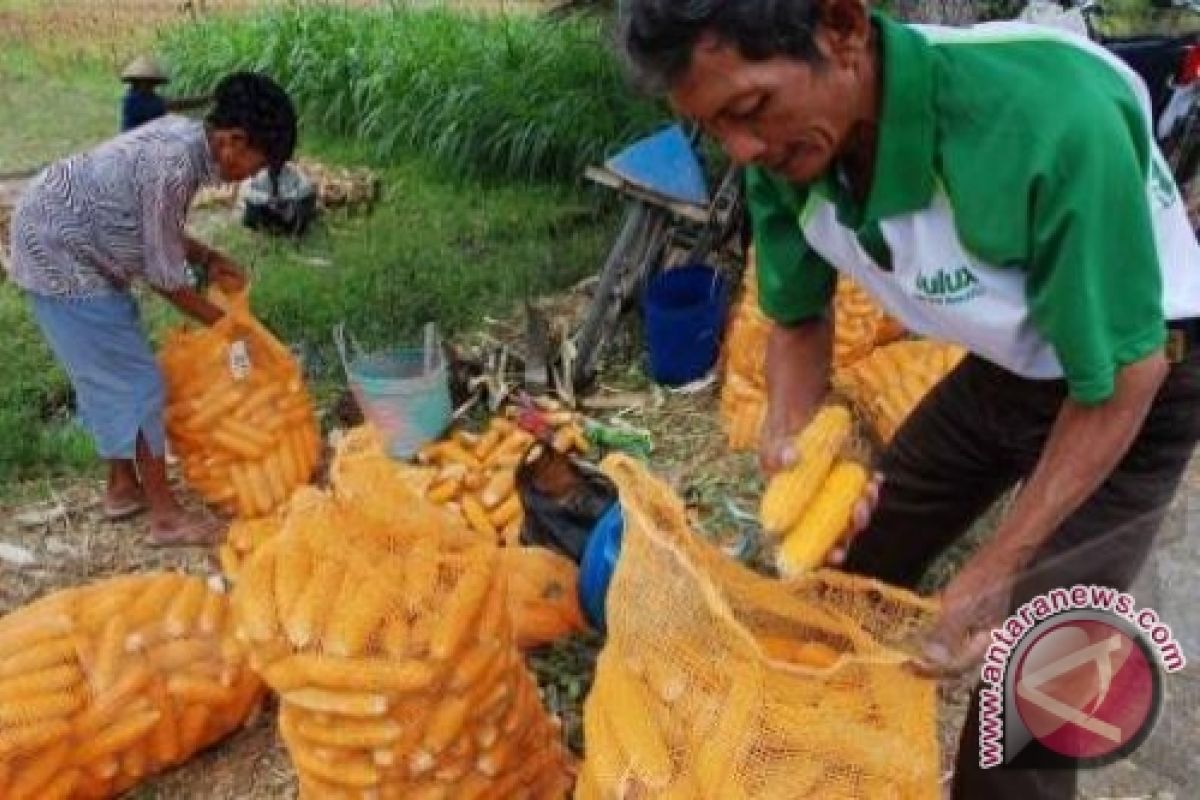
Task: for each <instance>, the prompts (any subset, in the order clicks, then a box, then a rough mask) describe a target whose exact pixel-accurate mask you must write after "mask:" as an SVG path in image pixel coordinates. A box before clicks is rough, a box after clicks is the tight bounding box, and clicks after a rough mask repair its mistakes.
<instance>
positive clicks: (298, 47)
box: [164, 6, 667, 180]
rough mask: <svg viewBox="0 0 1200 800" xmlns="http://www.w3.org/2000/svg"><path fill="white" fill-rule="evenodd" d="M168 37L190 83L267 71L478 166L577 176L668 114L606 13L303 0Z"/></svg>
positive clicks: (306, 100) (361, 129) (514, 173)
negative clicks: (632, 77)
mask: <svg viewBox="0 0 1200 800" xmlns="http://www.w3.org/2000/svg"><path fill="white" fill-rule="evenodd" d="M164 49H165V50H166V52H167V53H168V54H169V55H170V57H171V59H172V61H173V62H174V64H175V69H176V74H177V75H178V80H179V83H180V84H181V85H182V87H183V88H184V89H185V90H189V91H191V90H202V89H205V88H208V87H211V86H212V84H213V83H214V82H215V81H216V80H217V79H218V78H219V77H220V76H221V75H222V74H224V73H225V72H227V71H229V70H231V69H235V68H248V69H257V70H263V71H266V72H269V73H271V74H273V75H275V76H276V77H277V78H279V79H280V80H281V81H282V82H283V83H284V84H285V85H286V86H287V88H288V90H289V91H290V92H291V93H292V95H293V97H295V98H296V100H297V102H298V104H299V106H300V108H301V110H302V112H303V114H304V116H305V118H306V120H307V121H308V122H309V123H310V124H316V125H318V126H319V127H320V128H321V129H323V130H324V131H326V132H329V133H333V134H338V135H343V136H350V137H354V138H357V139H360V140H363V141H365V142H367V143H369V145H370V146H371V148H372V150H373V151H374V153H375V155H376V156H378V157H379V158H381V159H385V160H386V159H388V158H390V157H393V156H395V155H396V154H397V153H398V152H399V151H400V150H401V149H411V150H418V151H423V152H427V153H431V154H433V155H434V156H436V157H437V158H439V159H440V160H441V161H442V162H443V164H446V165H450V166H452V167H453V168H454V169H455V170H457V171H459V172H460V173H461V174H464V175H468V176H472V177H497V178H518V179H532V180H536V179H567V180H570V179H574V178H575V177H577V176H578V175H579V173H580V172H581V171H582V169H583V167H584V166H585V165H587V164H589V163H593V162H595V161H597V160H600V159H602V158H603V157H604V156H605V155H606V154H608V153H609V152H611V151H612V150H613V149H614V148H617V147H619V146H622V145H624V144H626V143H628V142H629V141H630V140H633V139H636V138H638V137H639V136H642V135H645V134H646V133H648V132H649V131H651V130H652V129H653V128H654V127H655V126H657V125H659V124H661V123H662V122H663V121H664V120H665V119H666V118H667V115H666V113H665V110H664V109H663V107H662V106H661V105H659V104H657V103H654V102H651V101H649V100H646V99H644V98H641V97H639V96H638V95H637V94H636V93H635V92H634V91H633V90H632V89H630V88H629V87H628V86H627V85H626V81H625V78H624V76H623V74H622V71H621V68H620V65H619V63H618V62H617V60H616V58H615V57H614V56H613V55H612V52H611V49H610V48H609V47H608V43H607V41H606V28H605V27H604V24H603V23H602V22H601V21H599V20H595V19H585V18H580V19H570V20H552V19H547V18H545V17H533V16H526V15H517V16H503V15H500V16H496V15H489V16H483V15H465V14H461V13H454V12H450V11H446V10H426V11H418V10H412V9H406V8H402V7H393V8H383V9H371V10H363V9H352V8H338V7H328V6H325V7H312V6H308V7H300V6H296V7H288V8H283V9H273V10H268V11H265V12H263V13H261V14H259V15H257V16H253V17H248V18H247V17H241V18H213V19H208V20H205V21H202V22H199V23H196V24H193V25H187V26H183V27H179V28H176V29H173V30H172V31H170V32H168V33H167V34H166V36H165V40H164Z"/></svg>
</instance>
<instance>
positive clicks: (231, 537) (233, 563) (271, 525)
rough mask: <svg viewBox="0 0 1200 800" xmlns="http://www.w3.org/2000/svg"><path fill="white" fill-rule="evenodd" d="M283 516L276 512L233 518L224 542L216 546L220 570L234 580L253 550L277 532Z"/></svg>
mask: <svg viewBox="0 0 1200 800" xmlns="http://www.w3.org/2000/svg"><path fill="white" fill-rule="evenodd" d="M282 525H283V517H282V516H280V515H279V514H278V513H276V514H272V515H271V516H269V517H258V518H257V519H238V520H234V522H233V524H231V525H230V526H229V531H228V533H226V535H225V542H224V543H223V544H222V545H221V546H220V547H218V548H217V560H218V562H219V564H220V567H221V572H222V573H223V574H224V575H225V577H226V578H228V579H229V580H231V581H232V580H236V579H237V576H238V573H239V572H241V571H242V564H244V563H245V562H246V559H248V558H249V557H250V556H251V555H253V553H254V551H255V550H257V549H258V548H259V547H261V546H262V545H263V544H264V543H265V542H267V541H270V539H271V538H272V537H273V536H275V534H277V533H279V529H280V527H282Z"/></svg>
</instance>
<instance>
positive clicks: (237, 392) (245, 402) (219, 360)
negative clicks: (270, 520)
mask: <svg viewBox="0 0 1200 800" xmlns="http://www.w3.org/2000/svg"><path fill="white" fill-rule="evenodd" d="M213 298H214V300H215V301H216V302H217V303H218V304H219V305H222V306H223V307H224V308H225V309H226V310H227V313H226V314H225V316H224V317H222V318H221V319H220V320H219V321H218V322H217V323H216V324H215V325H213V326H212V327H210V328H201V329H193V328H190V327H181V328H177V329H175V330H174V331H172V332H171V333H170V334H169V335H168V337H167V340H166V342H165V343H164V344H163V347H162V351H161V353H160V355H159V362H160V364H161V366H162V371H163V376H164V378H165V380H166V385H167V410H166V414H165V421H166V427H167V436H168V438H169V440H170V442H171V447H172V449H173V451H174V452H175V453H176V454H177V455H178V456H179V459H180V461H181V463H182V468H183V476H184V479H185V480H186V481H187V483H188V485H189V486H191V487H192V488H194V489H195V490H196V491H198V492H199V493H200V494H201V495H202V496H203V497H204V498H205V499H206V500H208V501H209V502H211V503H214V504H217V505H219V506H221V507H223V508H225V509H226V510H228V511H230V512H233V513H235V514H237V515H238V516H240V517H244V518H249V517H261V516H265V515H267V514H270V513H271V512H272V511H274V510H275V509H276V508H278V507H279V506H281V505H282V504H283V503H284V502H285V501H286V500H287V499H288V497H290V496H291V494H292V492H293V491H294V490H295V489H296V488H297V487H298V486H302V485H304V484H306V483H308V480H309V477H310V475H311V474H312V470H313V466H314V465H315V464H316V461H317V455H318V453H319V450H320V436H319V434H318V432H317V423H316V418H315V416H314V414H313V406H312V402H311V401H310V399H309V396H308V392H307V391H306V390H305V387H304V381H303V377H302V375H301V373H300V367H299V365H298V364H297V363H296V360H295V358H293V357H292V354H291V353H290V352H289V351H288V349H287V348H286V347H284V346H283V345H282V344H281V343H280V342H279V340H278V339H276V338H275V337H274V336H273V335H272V334H271V332H270V331H268V330H267V329H266V328H264V327H263V326H262V325H261V324H260V323H259V322H258V320H256V319H255V318H254V317H253V316H252V315H251V313H250V308H249V301H248V299H247V296H246V294H245V293H242V294H239V295H236V296H234V297H232V298H225V297H224V296H223V295H221V294H220V293H219V292H215V291H214V293H213Z"/></svg>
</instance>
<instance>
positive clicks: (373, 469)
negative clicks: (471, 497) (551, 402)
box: [231, 425, 585, 648]
mask: <svg viewBox="0 0 1200 800" xmlns="http://www.w3.org/2000/svg"><path fill="white" fill-rule="evenodd" d="M491 430H497V431H499V430H503V431H504V433H505V434H510V431H509V430H508V429H507V428H504V427H503V426H502V427H501V428H499V429H497V428H495V427H493V428H492V429H491ZM487 435H489V434H485V437H486V436H487ZM531 440H532V437H528V436H527V435H526V434H523V433H522V436H521V437H520V441H522V442H524V445H522V446H528V441H531ZM481 443H482V442H481ZM500 446H501V445H497V446H496V447H500ZM509 449H511V447H510V448H509ZM443 469H444V467H443V468H438V467H419V466H412V465H409V464H403V463H398V462H396V461H394V460H392V459H391V458H389V457H388V455H387V452H386V451H385V450H384V448H383V444H382V440H381V439H380V438H379V436H378V434H376V433H375V432H374V430H373V429H372V428H371V427H370V426H369V425H364V426H361V427H358V428H355V429H354V430H352V431H350V432H349V433H347V434H346V436H345V437H344V438H343V439H342V441H341V442H339V444H338V447H337V452H336V454H335V455H334V458H333V463H332V465H331V466H330V470H329V473H330V479H331V483H332V486H333V489H334V493H335V494H337V496H338V497H339V498H341V499H342V500H343V501H345V502H348V503H351V504H353V505H354V506H355V508H357V509H358V510H359V511H362V512H364V513H366V514H368V515H370V516H372V517H374V518H375V519H377V520H380V521H382V522H384V523H390V522H393V521H395V519H396V517H397V514H398V510H399V509H402V508H404V506H405V503H407V502H410V500H406V497H408V498H411V495H412V494H413V493H416V494H419V495H424V496H425V497H426V499H429V500H430V502H431V503H432V502H435V501H433V500H432V499H431V498H430V497H429V495H430V490H431V488H435V487H436V486H437V480H438V475H439V474H441V473H442V471H443ZM495 469H496V470H511V469H512V467H510V466H507V461H506V462H505V465H497V466H496V467H495ZM455 474H456V475H457V473H455ZM455 480H456V481H457V480H458V478H457V477H456V478H455ZM506 484H507V488H506V489H505V491H507V493H508V494H507V496H506V499H505V500H504V502H502V503H498V502H489V500H490V498H489V497H488V492H489V490H488V488H487V485H486V484H483V491H482V494H483V495H484V496H483V497H482V498H481V499H480V500H479V505H480V506H481V507H482V508H484V509H488V508H489V506H490V507H491V508H492V509H498V508H503V507H504V505H506V504H507V503H509V502H511V503H514V504H516V506H517V508H518V510H519V509H520V498H519V497H518V496H517V493H516V490H515V488H513V486H512V485H511V478H510V479H509V481H507V482H506ZM430 510H431V511H432V509H430ZM445 513H447V514H449V515H450V516H451V520H450V521H449V523H448V524H450V525H452V526H455V527H458V528H462V529H465V528H466V527H467V522H466V520H464V519H462V517H461V515H459V514H458V513H457V512H454V511H449V510H446V511H445ZM484 513H486V511H485V512H484ZM504 513H507V512H504ZM427 516H428V519H429V521H430V522H432V523H433V524H428V523H426V524H424V525H418V526H413V525H412V523H411V522H408V523H407V524H408V525H409V526H410V530H412V531H423V533H422V534H421V535H423V536H439V535H442V533H441V529H440V528H439V527H438V524H437V515H436V514H430V515H427ZM520 518H521V517H520V515H519V514H518V516H517V520H518V522H519V520H520ZM235 527H236V526H235ZM470 527H471V529H472V530H473V531H474V532H475V533H476V534H482V535H483V537H482V539H481V540H480V541H483V542H487V543H493V544H495V543H496V541H495V535H494V534H493V533H490V532H487V531H479V530H478V529H477V528H475V527H474V526H470ZM496 527H497V528H498V527H499V526H496ZM231 535H232V534H231ZM506 545H507V546H505V547H504V549H503V550H502V551H501V554H500V569H501V570H502V571H503V572H505V573H506V575H507V584H508V606H509V611H510V612H511V614H512V617H513V627H514V631H515V635H516V639H517V644H518V645H519V646H520V647H522V648H530V647H538V646H540V645H543V644H547V643H549V642H552V641H554V640H556V639H559V638H561V637H563V636H566V635H568V634H570V633H573V632H576V631H582V630H584V628H585V624H584V620H583V612H582V611H581V609H580V607H579V596H578V582H579V568H578V567H577V566H576V565H575V563H574V562H572V561H570V560H569V559H566V558H563V557H562V556H559V555H558V554H556V553H554V552H552V551H550V550H547V549H546V548H542V547H521V546H518V545H517V544H516V537H515V535H514V536H513V540H512V543H511V544H508V543H506Z"/></svg>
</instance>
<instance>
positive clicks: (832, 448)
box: [759, 405, 851, 534]
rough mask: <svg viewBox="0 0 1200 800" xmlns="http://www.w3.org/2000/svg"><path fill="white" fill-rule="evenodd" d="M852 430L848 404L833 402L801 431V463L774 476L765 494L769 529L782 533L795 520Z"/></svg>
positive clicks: (763, 510)
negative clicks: (842, 404)
mask: <svg viewBox="0 0 1200 800" xmlns="http://www.w3.org/2000/svg"><path fill="white" fill-rule="evenodd" d="M850 430H851V419H850V412H849V411H848V410H847V409H846V408H845V406H840V405H830V406H825V407H824V408H822V409H821V410H820V411H818V412H817V414H816V416H815V417H813V419H812V421H811V422H809V424H808V425H807V426H806V427H805V428H804V430H803V431H801V432H800V435H799V436H798V437H797V439H796V450H797V455H798V458H799V463H798V464H796V465H795V466H793V467H791V468H790V469H786V470H784V471H782V472H780V473H779V474H777V475H776V476H775V477H773V478H772V479H771V482H770V484H769V485H768V486H767V491H766V493H765V494H764V495H763V499H762V507H761V510H760V514H759V516H760V518H761V520H762V524H763V527H764V528H765V529H766V530H767V531H769V532H770V533H773V534H781V533H784V532H786V531H787V530H789V529H790V528H791V527H792V526H793V525H795V524H796V521H797V520H798V519H799V518H800V515H801V514H802V513H804V509H805V508H806V507H807V506H808V504H809V502H811V501H812V498H813V497H814V496H815V495H816V494H817V492H818V490H819V489H820V487H821V484H822V482H823V481H824V480H825V476H826V475H827V474H828V473H829V470H830V468H831V467H832V466H833V462H834V459H835V458H837V455H838V452H839V451H840V450H841V449H842V447H843V446H844V445H845V443H846V442H847V440H848V439H849V438H850Z"/></svg>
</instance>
